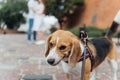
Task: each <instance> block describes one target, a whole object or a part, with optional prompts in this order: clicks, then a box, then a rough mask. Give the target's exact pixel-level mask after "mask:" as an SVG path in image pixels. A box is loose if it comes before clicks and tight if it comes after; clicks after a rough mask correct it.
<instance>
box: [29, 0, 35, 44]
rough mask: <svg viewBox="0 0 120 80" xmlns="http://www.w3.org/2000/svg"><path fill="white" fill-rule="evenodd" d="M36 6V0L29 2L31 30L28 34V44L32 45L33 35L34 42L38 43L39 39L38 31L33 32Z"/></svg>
mask: <svg viewBox="0 0 120 80" xmlns="http://www.w3.org/2000/svg"><path fill="white" fill-rule="evenodd" d="M35 5H36V0H29V1H28V4H27V6H28V11H29V13H28V20H29V28H28V33H27V36H28V37H27V38H28V43H31V36H32V33H33V40H34V41H36V39H37V37H36V36H37V33H36V31H33V32H32V28H33V24H34V16H35V7H34V6H35Z"/></svg>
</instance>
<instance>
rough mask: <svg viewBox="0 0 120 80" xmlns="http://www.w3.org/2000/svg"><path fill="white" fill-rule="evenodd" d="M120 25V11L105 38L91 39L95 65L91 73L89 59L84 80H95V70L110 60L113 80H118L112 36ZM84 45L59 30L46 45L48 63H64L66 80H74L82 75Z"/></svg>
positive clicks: (115, 52)
mask: <svg viewBox="0 0 120 80" xmlns="http://www.w3.org/2000/svg"><path fill="white" fill-rule="evenodd" d="M119 24H120V11H119V12H118V14H117V15H116V16H115V18H114V21H113V23H112V25H111V27H110V29H109V31H108V33H107V34H106V35H105V36H104V37H100V38H95V39H89V40H88V47H89V48H90V50H91V52H92V55H93V57H94V64H93V66H92V72H91V61H90V59H89V58H87V59H86V62H85V72H84V80H95V76H96V75H95V69H96V68H97V67H98V66H99V65H100V64H101V63H102V62H103V61H104V60H105V59H108V62H109V63H110V66H111V68H112V71H113V77H112V78H113V80H117V70H118V64H117V51H116V45H115V43H114V42H113V41H112V35H113V34H114V33H115V32H116V30H117V28H118V26H119ZM84 48H85V47H84V43H83V42H82V41H81V39H78V37H76V36H75V35H74V34H72V33H71V32H69V31H64V30H58V31H56V32H54V33H52V34H51V35H49V37H48V39H47V43H46V52H45V57H46V61H47V62H48V63H49V64H50V65H52V66H55V65H57V64H59V63H60V62H61V63H62V67H63V70H64V72H65V74H66V80H74V79H73V77H72V76H73V75H74V74H75V75H79V76H80V73H81V65H82V62H81V61H79V60H80V56H81V55H82V54H83V53H84Z"/></svg>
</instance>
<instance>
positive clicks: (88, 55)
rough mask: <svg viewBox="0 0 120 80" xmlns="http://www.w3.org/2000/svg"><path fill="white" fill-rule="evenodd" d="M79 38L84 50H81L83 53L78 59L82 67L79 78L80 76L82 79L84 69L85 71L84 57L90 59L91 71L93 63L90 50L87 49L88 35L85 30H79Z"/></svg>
mask: <svg viewBox="0 0 120 80" xmlns="http://www.w3.org/2000/svg"><path fill="white" fill-rule="evenodd" d="M80 38H81V40H82V41H83V42H84V44H85V49H84V52H83V54H82V56H81V57H80V60H79V61H82V68H81V70H82V71H81V78H80V80H84V71H85V62H86V59H87V58H90V60H91V71H92V66H93V64H94V57H93V55H92V52H91V50H90V49H89V47H88V45H87V42H88V35H87V33H86V32H85V31H81V32H80Z"/></svg>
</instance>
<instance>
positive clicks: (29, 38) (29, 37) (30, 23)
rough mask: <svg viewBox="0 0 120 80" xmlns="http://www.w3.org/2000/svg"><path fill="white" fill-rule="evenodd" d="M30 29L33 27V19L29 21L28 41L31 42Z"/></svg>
mask: <svg viewBox="0 0 120 80" xmlns="http://www.w3.org/2000/svg"><path fill="white" fill-rule="evenodd" d="M32 27H33V19H29V29H28V41H31V33H32Z"/></svg>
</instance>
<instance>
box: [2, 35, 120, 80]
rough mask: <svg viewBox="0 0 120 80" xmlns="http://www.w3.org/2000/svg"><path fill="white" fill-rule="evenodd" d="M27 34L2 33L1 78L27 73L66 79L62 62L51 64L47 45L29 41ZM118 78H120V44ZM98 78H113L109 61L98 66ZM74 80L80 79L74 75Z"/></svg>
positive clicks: (16, 79)
mask: <svg viewBox="0 0 120 80" xmlns="http://www.w3.org/2000/svg"><path fill="white" fill-rule="evenodd" d="M26 38H27V36H26V34H9V35H8V34H7V35H0V56H1V58H0V80H21V79H22V78H23V77H24V76H26V75H44V74H47V75H51V76H52V77H53V80H65V75H64V72H63V69H62V67H61V64H60V65H58V66H54V67H53V66H50V65H48V64H47V63H46V61H45V57H44V51H45V45H44V44H43V45H39V46H38V45H35V44H28V43H27V39H26ZM117 50H118V57H119V61H118V64H119V71H118V80H120V46H118V47H117ZM96 77H97V80H112V79H111V70H110V66H109V65H108V63H107V61H105V62H103V63H102V64H101V65H100V66H99V67H98V68H97V76H96ZM74 78H75V79H74V80H79V79H78V77H74Z"/></svg>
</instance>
